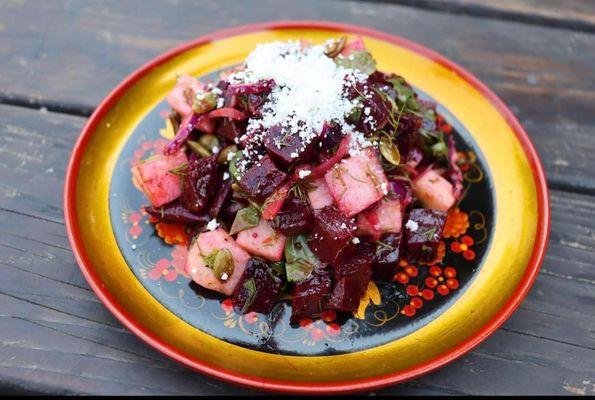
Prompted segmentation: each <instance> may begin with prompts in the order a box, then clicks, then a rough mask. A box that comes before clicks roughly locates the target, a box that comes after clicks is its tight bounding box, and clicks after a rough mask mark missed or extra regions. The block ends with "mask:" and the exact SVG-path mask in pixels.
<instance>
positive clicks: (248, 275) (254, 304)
mask: <svg viewBox="0 0 595 400" xmlns="http://www.w3.org/2000/svg"><path fill="white" fill-rule="evenodd" d="M282 287H283V282H282V281H281V278H279V277H278V276H277V275H275V273H274V271H273V270H272V269H271V267H269V265H268V264H267V263H265V262H264V261H261V260H257V259H255V258H251V259H250V260H249V261H248V265H247V266H246V270H245V271H244V275H242V279H240V282H239V283H238V286H237V287H236V290H235V292H234V294H233V299H232V302H233V305H234V307H235V308H237V309H238V310H240V311H241V312H243V313H247V312H250V311H255V312H260V313H263V314H268V313H269V312H270V311H271V310H272V309H273V306H274V305H275V303H276V302H277V299H278V298H279V295H280V294H281V289H282Z"/></svg>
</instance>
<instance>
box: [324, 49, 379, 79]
mask: <svg viewBox="0 0 595 400" xmlns="http://www.w3.org/2000/svg"><path fill="white" fill-rule="evenodd" d="M334 60H335V64H337V65H338V66H340V67H343V68H348V69H357V70H359V71H361V72H363V73H364V74H366V75H370V74H372V73H373V72H374V71H376V60H374V57H372V54H371V53H370V52H369V51H354V52H352V53H351V54H350V55H348V56H347V57H345V56H343V55H338V56H337V57H335V58H334Z"/></svg>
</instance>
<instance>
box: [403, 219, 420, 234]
mask: <svg viewBox="0 0 595 400" xmlns="http://www.w3.org/2000/svg"><path fill="white" fill-rule="evenodd" d="M405 226H406V227H407V229H409V230H410V231H411V232H415V231H417V230H418V229H419V225H418V224H417V222H415V221H414V220H412V219H410V220H409V221H407V223H406V224H405Z"/></svg>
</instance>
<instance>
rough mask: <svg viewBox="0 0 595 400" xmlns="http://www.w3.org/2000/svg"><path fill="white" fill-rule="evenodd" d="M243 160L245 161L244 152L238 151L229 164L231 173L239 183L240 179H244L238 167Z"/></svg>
mask: <svg viewBox="0 0 595 400" xmlns="http://www.w3.org/2000/svg"><path fill="white" fill-rule="evenodd" d="M243 159H244V152H242V151H237V152H236V154H235V155H234V157H233V158H232V159H231V161H230V162H229V173H230V174H231V176H233V178H234V179H235V180H236V181H238V182H239V181H240V179H242V175H241V174H240V170H239V168H238V165H239V164H240V162H241V161H242V160H243Z"/></svg>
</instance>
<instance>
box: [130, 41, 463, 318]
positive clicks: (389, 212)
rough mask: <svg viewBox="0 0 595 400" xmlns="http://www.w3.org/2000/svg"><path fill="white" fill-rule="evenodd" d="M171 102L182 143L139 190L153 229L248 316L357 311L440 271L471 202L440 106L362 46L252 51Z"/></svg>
mask: <svg viewBox="0 0 595 400" xmlns="http://www.w3.org/2000/svg"><path fill="white" fill-rule="evenodd" d="M167 101H168V104H169V105H170V106H171V114H170V121H171V123H172V125H173V128H174V131H175V137H174V138H173V139H172V140H171V141H170V142H169V143H168V144H167V146H165V148H164V149H163V151H160V152H159V153H158V154H156V155H154V156H152V157H150V158H148V159H146V160H144V161H142V162H140V163H139V164H137V165H136V166H134V167H133V169H132V174H133V177H134V180H135V183H136V184H137V185H138V187H140V188H142V190H143V192H144V193H145V195H146V197H147V198H148V201H149V202H150V206H148V207H147V208H146V211H147V213H149V214H150V215H151V216H152V217H153V220H158V221H161V222H167V223H178V224H183V225H185V227H186V229H187V231H188V232H191V235H192V242H191V245H190V249H189V255H188V259H187V260H186V266H185V271H186V273H188V275H189V276H190V277H191V278H192V280H193V281H194V282H195V283H196V284H198V285H200V286H202V287H204V288H206V289H209V290H212V291H215V292H219V293H221V294H222V295H224V296H231V297H232V302H233V305H234V307H235V308H236V309H237V310H239V311H240V312H244V313H246V312H252V311H254V312H261V313H269V312H271V310H272V309H273V308H274V307H275V305H276V304H278V303H279V302H280V301H287V300H289V299H290V301H291V307H292V316H291V321H292V323H297V322H299V321H300V320H302V319H304V318H316V317H318V316H320V314H321V313H323V312H324V311H327V310H335V311H337V312H345V313H352V312H354V311H355V310H356V309H357V308H358V305H359V302H360V298H361V297H362V295H363V294H364V293H365V291H366V289H367V287H368V284H369V282H370V280H375V281H380V282H391V281H392V280H393V276H394V275H395V273H396V271H397V268H398V265H399V261H403V260H405V261H408V262H414V261H416V262H428V263H431V262H432V261H433V260H434V259H435V258H436V256H437V250H438V244H439V242H440V240H441V238H442V231H443V227H444V222H445V219H446V213H447V211H448V210H449V209H450V208H451V207H453V206H455V204H456V203H458V202H459V201H460V200H461V198H462V196H463V195H464V190H463V185H462V174H461V171H460V169H459V163H458V159H457V151H456V149H455V144H454V139H453V136H452V135H445V134H444V132H442V130H441V128H440V124H438V123H437V119H438V118H440V117H439V116H438V115H437V114H436V106H435V104H433V103H431V102H428V101H424V100H422V99H420V98H418V95H417V94H416V92H415V91H414V90H413V88H412V87H411V86H410V85H409V84H408V83H407V82H406V81H405V79H404V78H403V77H401V76H399V75H396V74H393V73H384V72H381V71H378V70H377V69H376V61H375V60H374V58H373V56H372V54H371V53H370V52H369V51H368V50H367V49H366V46H365V44H364V42H363V40H362V39H361V38H358V37H355V38H350V39H348V38H346V37H341V38H337V39H330V40H328V41H327V42H325V43H324V44H321V45H314V44H311V43H309V42H307V41H289V42H272V43H264V44H259V45H258V46H256V48H255V49H254V50H253V51H252V52H251V53H250V54H249V55H248V57H247V58H246V60H245V62H244V63H243V64H242V65H240V66H238V67H235V68H233V69H231V70H227V71H225V72H223V73H221V75H220V78H219V81H218V82H201V81H199V80H198V79H196V78H194V77H192V76H188V75H182V76H179V77H178V80H177V84H176V86H175V87H174V88H173V90H172V91H171V93H170V94H169V95H168V97H167Z"/></svg>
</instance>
